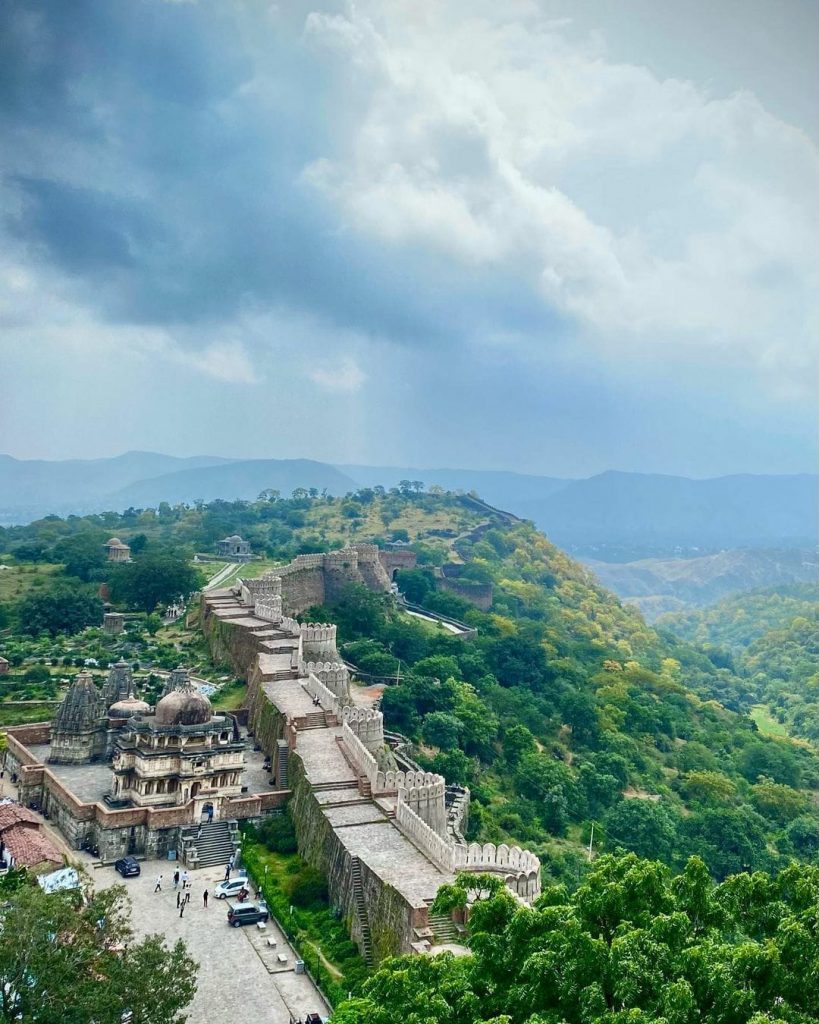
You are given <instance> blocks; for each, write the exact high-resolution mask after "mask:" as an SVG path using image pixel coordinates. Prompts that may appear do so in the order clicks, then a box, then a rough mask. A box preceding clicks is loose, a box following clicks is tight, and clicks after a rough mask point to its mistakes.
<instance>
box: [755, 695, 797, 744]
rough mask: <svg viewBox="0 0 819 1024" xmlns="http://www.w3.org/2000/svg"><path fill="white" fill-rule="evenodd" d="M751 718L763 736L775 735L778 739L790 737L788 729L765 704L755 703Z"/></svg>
mask: <svg viewBox="0 0 819 1024" xmlns="http://www.w3.org/2000/svg"><path fill="white" fill-rule="evenodd" d="M751 718H752V719H753V720H754V722H756V727H757V729H759V731H760V732H761V733H762V735H763V736H774V737H776V738H777V739H788V738H789V737H788V730H787V729H786V728H785V726H784V725H783V724H782V723H781V722H777V720H776V719H775V718H774V717H773V715H772V714H771V713H770V711H769V710H768V709H767V708H766V707H765V705H764V704H755V705H754V706H753V707H752V708H751Z"/></svg>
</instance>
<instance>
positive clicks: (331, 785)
mask: <svg viewBox="0 0 819 1024" xmlns="http://www.w3.org/2000/svg"><path fill="white" fill-rule="evenodd" d="M310 788H311V789H312V790H313V792H314V793H326V792H327V791H328V790H331V789H350V790H352V789H355V790H358V783H357V782H354V781H352V780H351V779H345V780H344V781H343V782H316V783H315V784H314V785H312V786H311V787H310Z"/></svg>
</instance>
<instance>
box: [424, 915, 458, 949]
mask: <svg viewBox="0 0 819 1024" xmlns="http://www.w3.org/2000/svg"><path fill="white" fill-rule="evenodd" d="M429 926H430V928H431V929H432V931H433V933H434V935H435V942H436V944H437V945H441V944H442V943H444V942H460V941H461V937H460V935H459V934H458V929H457V928H456V926H455V922H454V921H453V920H452V918H451V917H447V916H446V915H445V914H430V915H429Z"/></svg>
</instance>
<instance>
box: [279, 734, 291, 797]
mask: <svg viewBox="0 0 819 1024" xmlns="http://www.w3.org/2000/svg"><path fill="white" fill-rule="evenodd" d="M276 746H277V751H276V782H277V784H278V787H279V789H287V755H288V753H289V748H288V746H287V743H286V742H285V741H284V740H277V741H276Z"/></svg>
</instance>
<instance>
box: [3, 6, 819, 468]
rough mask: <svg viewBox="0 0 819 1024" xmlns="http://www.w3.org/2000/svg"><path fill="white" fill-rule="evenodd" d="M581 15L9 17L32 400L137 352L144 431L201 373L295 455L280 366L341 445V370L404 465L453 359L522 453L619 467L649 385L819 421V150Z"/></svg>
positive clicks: (467, 401) (385, 11) (97, 11)
mask: <svg viewBox="0 0 819 1024" xmlns="http://www.w3.org/2000/svg"><path fill="white" fill-rule="evenodd" d="M672 2H673V0H658V2H657V10H658V16H657V17H658V21H657V23H658V24H659V25H662V23H663V10H666V13H667V7H666V5H670V4H672ZM579 6H580V7H583V6H584V5H579ZM674 6H675V10H676V7H677V6H678V5H676V4H675V5H674ZM568 7H569V5H568V2H565V3H564V2H559V0H510V2H509V3H506V4H500V5H499V4H497V3H489V2H488V0H441V2H439V3H433V2H427V0H422V2H419V3H411V2H409V0H357V2H356V3H355V5H353V4H348V5H345V4H344V3H343V0H341V2H339V0H294V2H292V3H289V4H278V5H254V4H201V3H200V4H195V3H164V2H163V3H160V2H157V0H145V2H144V3H142V4H139V5H131V4H108V3H104V2H101V0H80V2H78V3H76V4H72V5H66V4H65V3H64V2H62V0H40V2H38V4H37V5H31V4H30V3H29V2H28V0H6V2H5V3H3V4H0V66H2V68H3V89H2V90H1V91H0V132H2V135H3V139H4V142H5V145H4V147H3V153H2V156H0V338H1V339H2V340H0V356H3V355H5V354H6V353H7V352H8V351H10V350H11V349H15V361H14V365H15V373H16V374H17V377H16V381H17V384H16V387H18V388H19V390H20V395H21V399H20V403H21V404H20V407H21V408H22V407H24V406H25V404H26V403H25V401H24V400H23V398H22V396H23V395H24V394H25V393H27V392H26V389H27V388H28V389H31V390H30V391H29V392H28V393H33V391H34V389H35V388H36V387H37V385H36V384H35V385H32V384H31V382H32V381H37V380H38V379H39V378H38V370H39V369H40V367H42V366H45V367H46V368H51V369H53V370H54V372H55V374H56V370H57V368H59V375H58V376H59V378H60V381H61V383H60V384H59V385H57V386H59V387H60V388H62V389H63V391H62V392H61V393H62V394H63V395H66V396H70V394H72V393H77V394H80V393H82V394H86V393H87V390H88V381H89V380H93V379H96V378H95V376H94V375H95V374H96V373H97V372H98V367H100V366H102V365H103V364H104V365H105V366H107V367H109V373H110V378H111V379H112V380H116V381H119V379H120V378H119V376H118V373H119V372H120V371H119V366H120V365H121V366H122V371H121V372H122V373H123V374H129V373H133V374H134V376H135V378H137V377H138V378H139V380H140V382H141V389H142V390H141V391H138V390H137V389H136V388H133V389H132V390H131V391H130V392H129V391H128V390H127V389H126V391H125V392H121V391H117V401H118V402H120V403H121V404H122V405H123V409H125V408H126V407H127V405H128V402H132V403H133V408H132V409H131V410H130V412H131V413H132V415H131V416H130V422H133V423H134V424H136V425H137V426H139V425H140V424H144V423H145V421H146V414H147V416H148V417H150V416H151V415H153V412H152V406H151V402H152V401H154V402H156V403H157V404H158V403H160V402H161V401H164V403H165V408H164V409H163V411H162V416H160V419H162V418H163V417H165V416H167V407H168V406H169V405H171V404H174V402H176V400H175V399H173V398H172V397H169V391H171V390H173V389H176V390H178V391H179V400H178V407H177V412H178V417H179V421H180V423H187V422H189V421H190V422H191V423H198V419H197V417H196V414H195V402H196V401H206V402H209V401H213V400H214V399H213V395H214V393H215V392H216V393H218V389H219V388H221V387H223V386H224V387H225V388H230V389H231V393H232V394H244V395H246V396H247V399H248V402H247V407H246V410H247V416H248V418H249V419H252V418H253V417H256V419H255V420H254V423H253V430H252V431H248V430H247V429H246V426H247V425H246V424H243V426H242V429H241V431H239V428H237V431H239V432H238V433H237V443H238V444H239V445H241V444H244V443H245V439H246V438H247V437H248V436H249V435H250V433H253V436H254V437H255V438H257V439H262V440H259V441H258V443H259V444H262V443H263V439H264V438H267V437H268V436H270V430H269V423H268V422H267V420H266V419H265V410H266V406H265V403H262V402H257V401H254V400H255V399H257V398H258V396H259V394H260V389H259V388H258V384H259V383H262V382H263V383H264V387H265V389H266V391H270V392H275V400H276V402H277V403H278V406H277V407H279V408H281V407H282V405H281V403H282V402H283V401H284V400H285V398H286V400H287V402H288V403H289V404H288V405H287V409H288V413H287V423H288V425H289V426H290V427H292V432H293V436H294V438H296V440H295V441H294V442H293V443H294V444H302V443H305V438H306V437H307V436H308V435H307V433H306V430H307V428H306V427H305V424H304V423H303V422H302V421H301V420H300V419H299V408H300V404H302V403H304V404H310V403H312V405H311V408H312V410H313V412H312V416H313V420H314V421H315V422H313V420H311V424H310V428H309V429H312V430H314V431H315V436H316V437H317V438H319V439H321V438H327V437H330V436H332V437H333V439H334V442H335V443H337V444H338V445H339V447H341V446H342V442H343V443H346V440H344V439H343V438H342V439H341V440H340V438H341V433H340V432H339V431H338V430H337V429H336V427H337V424H336V421H335V419H334V417H333V416H332V414H331V412H330V407H331V406H332V403H324V407H326V411H325V410H322V411H321V412H320V413H319V412H316V406H317V405H321V404H322V403H316V401H315V399H316V395H317V389H321V391H323V392H326V393H328V394H331V395H332V394H337V395H352V394H356V395H358V400H357V401H356V402H351V403H349V405H350V407H351V410H350V415H349V417H348V420H347V422H346V424H345V429H346V430H347V431H348V434H349V439H350V442H349V443H350V445H351V447H353V448H354V449H355V451H356V452H357V453H358V454H357V456H356V457H357V458H359V459H362V460H365V459H366V455H365V451H366V448H367V446H368V445H370V446H373V445H381V446H382V451H381V454H380V455H379V456H378V458H380V459H382V460H384V459H386V460H389V461H392V462H394V461H395V460H396V459H397V458H399V454H398V452H399V448H400V447H401V446H402V445H403V446H405V447H406V446H407V445H408V444H410V443H414V442H410V440H409V439H410V438H418V437H419V436H420V435H419V434H418V433H417V424H418V421H419V419H421V418H424V417H422V416H421V415H420V414H421V413H422V412H423V413H424V414H425V415H426V413H427V412H428V410H427V408H426V404H427V403H428V395H429V393H430V392H429V389H430V383H431V379H432V378H436V379H437V378H440V379H441V380H442V381H443V382H445V384H446V387H445V388H444V390H445V392H446V401H441V402H439V404H438V409H439V415H440V416H441V417H442V420H443V418H444V417H445V416H449V415H452V416H453V417H456V418H460V417H462V416H463V412H464V409H468V410H473V411H475V413H476V419H475V421H474V423H473V421H471V420H470V423H473V425H474V430H475V443H474V444H473V441H472V438H471V437H466V436H465V437H464V439H463V441H462V443H463V444H464V446H465V448H466V450H467V451H471V450H478V451H480V452H483V453H486V452H488V451H489V449H488V448H487V445H486V438H485V437H481V436H480V422H483V420H486V422H487V427H486V430H487V431H489V430H490V429H491V431H492V432H493V442H494V444H495V445H496V447H495V448H494V449H493V450H494V451H497V452H498V453H500V454H498V455H497V459H498V460H499V461H502V460H503V458H505V457H506V455H507V454H508V453H512V452H515V453H517V454H518V457H519V458H520V459H521V460H524V461H525V460H527V459H528V458H529V457H530V455H531V457H532V458H534V459H538V458H540V455H539V452H538V450H537V446H536V444H535V443H534V442H533V440H532V439H533V438H537V437H542V436H543V435H544V434H545V433H547V432H548V433H549V435H550V437H551V438H552V439H553V446H554V448H555V450H557V449H558V448H561V447H562V450H564V451H572V452H574V451H580V450H581V449H582V447H583V444H584V443H585V442H584V441H583V439H582V437H581V436H580V433H581V432H582V431H583V430H585V431H586V432H587V433H588V434H589V436H590V437H591V439H592V440H591V442H590V444H591V448H592V450H593V457H594V465H595V467H596V468H599V460H603V459H605V460H606V462H607V463H608V464H613V463H616V464H619V465H623V464H624V460H623V459H619V458H616V457H615V456H605V455H604V454H602V452H601V451H600V450H599V447H600V437H601V435H602V434H603V433H605V434H606V439H607V444H608V445H609V449H610V450H611V449H616V446H617V444H618V443H620V444H624V445H626V446H627V447H628V446H629V445H631V444H632V440H633V438H634V437H635V436H641V435H642V433H644V432H645V430H648V431H649V432H650V431H651V430H652V429H653V424H654V421H655V419H656V417H657V415H658V414H657V412H656V407H655V406H654V405H652V403H651V402H649V401H648V398H647V397H646V398H645V399H642V400H641V399H639V396H640V395H641V394H645V395H646V396H649V395H650V396H652V397H653V396H656V395H662V396H664V398H665V396H667V394H668V392H669V390H671V389H672V388H674V389H678V390H679V394H678V395H677V396H676V400H677V407H678V409H679V410H687V409H696V412H694V413H691V418H692V419H696V420H697V423H698V424H702V423H705V422H707V423H709V424H711V425H714V424H716V426H714V430H718V429H720V427H719V424H720V423H721V422H724V421H725V420H730V419H731V418H732V417H735V418H736V421H737V422H740V421H741V422H742V429H741V430H740V429H739V428H737V432H738V433H739V434H747V433H749V432H751V429H752V428H751V427H749V426H748V425H749V424H753V423H754V422H756V423H757V424H758V425H757V427H755V428H753V432H755V433H756V434H757V435H758V434H760V433H764V431H765V430H766V429H769V428H770V426H771V423H775V422H778V419H777V417H778V418H780V419H787V417H788V416H789V414H790V413H791V412H792V411H793V410H794V409H795V410H797V411H798V414H799V416H801V417H803V418H804V417H805V416H806V414H807V411H808V410H809V409H810V407H811V406H812V403H813V396H812V395H811V394H810V385H811V381H812V377H811V368H812V365H813V361H814V358H815V355H814V349H815V344H814V343H815V337H816V329H817V322H819V318H818V317H817V313H816V303H815V293H816V283H817V269H816V249H815V244H814V240H815V234H816V225H817V212H816V196H815V187H814V186H815V178H816V169H817V156H816V151H815V147H814V146H813V145H812V143H811V142H810V141H809V140H808V139H807V138H806V136H805V135H804V134H803V133H802V132H800V130H799V129H798V128H797V127H794V126H791V125H788V124H786V123H784V122H783V121H782V120H780V119H777V118H776V117H774V116H772V115H771V114H770V113H769V112H768V111H766V110H765V108H764V107H763V106H762V104H761V103H760V102H759V100H758V99H757V98H756V97H755V96H754V94H753V92H752V91H751V89H750V88H749V89H747V90H744V91H743V90H740V91H723V92H718V91H716V90H714V89H712V90H710V91H709V89H706V88H705V87H704V86H702V85H701V84H698V83H696V82H692V81H686V80H683V79H682V78H670V77H664V76H663V75H662V74H660V73H659V72H657V71H656V70H651V69H649V67H648V66H647V62H644V61H643V60H642V59H641V56H642V54H641V52H640V51H641V47H642V48H643V49H644V50H646V53H647V57H648V56H652V55H653V54H650V53H648V50H647V49H646V46H645V43H644V41H642V40H643V37H642V36H641V34H640V32H639V31H636V30H635V31H634V32H633V36H634V40H635V42H634V53H635V54H636V56H633V57H632V56H630V57H629V59H628V60H626V59H624V58H623V57H622V56H620V57H618V58H617V59H615V57H613V56H612V54H611V53H610V52H609V51H608V50H607V44H606V39H605V38H604V36H603V34H602V33H599V32H597V33H595V32H591V31H588V30H587V28H582V27H579V25H578V22H577V21H576V20H565V19H564V20H558V19H557V18H555V19H549V18H547V17H544V16H543V12H544V11H559V10H560V9H561V8H562V9H564V10H566V9H568ZM652 10H653V6H652ZM591 17H592V20H593V21H594V20H595V19H596V18H597V16H596V15H594V14H593V15H592V16H591ZM611 17H612V20H615V16H614V15H612V16H611ZM675 17H681V16H679V15H678V14H675ZM724 20H725V24H726V33H725V42H724V45H725V46H728V45H730V42H731V40H733V38H734V37H733V27H732V25H731V24H730V19H728V18H727V17H726V18H725V19H724ZM618 24H619V21H618ZM586 25H588V19H587V22H586ZM621 31H622V32H624V33H626V34H628V32H629V29H628V26H626V27H622V26H621ZM669 45H670V44H669ZM112 54H115V55H116V59H112V56H111V55H112ZM769 70H770V69H769ZM749 85H753V82H750V83H749ZM17 353H19V355H18V354H17ZM38 360H39V362H38ZM7 362H8V361H7ZM408 368H414V369H408ZM4 369H5V367H0V374H2V375H3V376H5V374H4V373H3V371H4ZM467 370H468V371H469V372H468V374H467V373H466V371H467ZM100 372H101V371H100ZM467 377H468V379H469V386H468V387H466V386H465V385H463V384H462V382H463V381H464V380H466V379H467ZM591 380H593V381H594V387H593V388H586V386H585V384H586V382H587V381H591ZM522 381H525V382H526V387H527V389H528V398H527V401H526V403H521V402H520V401H519V400H518V399H519V391H520V386H521V385H520V383H519V382H522ZM706 384H707V386H706ZM459 389H463V393H460V391H459ZM499 389H500V390H499ZM503 389H505V390H503ZM285 390H287V394H286V396H285V395H284V394H283V392H284V391H285ZM501 392H502V393H501ZM623 394H628V395H629V396H630V399H629V402H627V403H623V404H622V405H621V406H618V401H619V400H620V397H621V395H623ZM706 394H707V402H708V408H707V409H706V408H705V397H704V396H705V395H706ZM160 395H162V396H163V397H162V398H160V397H159V396H160ZM35 397H37V396H35ZM564 399H565V401H564ZM65 401H66V404H65V405H64V409H68V408H69V406H68V398H66V400H65ZM450 402H451V405H450ZM352 407H355V408H354V409H352ZM615 407H616V408H617V410H618V411H617V417H618V418H619V422H618V423H617V426H616V429H615V428H614V415H613V414H612V413H611V411H610V410H611V409H612V408H615ZM495 408H497V409H498V410H501V409H502V410H503V415H502V416H501V415H500V414H498V415H497V416H496V418H495V419H492V420H491V423H492V425H491V428H490V426H489V425H488V424H489V421H490V415H489V410H491V409H495ZM601 410H604V411H602V412H601ZM605 410H609V412H606V411H605ZM760 410H764V411H760ZM0 412H2V410H0ZM478 413H479V414H480V415H477V414H478ZM48 415H49V410H48V408H44V409H43V411H42V419H41V423H42V430H43V434H44V435H46V434H47V433H48V430H49V421H48ZM55 415H56V414H55ZM323 416H326V420H325V419H322V417H323ZM353 416H355V417H358V418H357V420H356V421H355V422H352V417H353ZM709 416H710V419H709ZM755 416H756V417H758V419H757V420H754V417H755ZM764 416H768V419H767V420H764ZM67 418H68V419H70V416H69V415H68V414H67V413H65V412H64V414H63V421H62V423H61V425H60V432H61V437H66V436H67V435H66V434H64V433H63V431H65V429H66V428H65V421H66V419H67ZM120 419H121V421H122V422H123V423H125V422H128V421H129V418H128V417H127V416H122V417H120ZM601 419H604V420H605V430H601V429H600V427H601V425H600V420H601ZM442 420H441V421H438V422H437V424H436V425H437V428H438V433H437V434H436V435H435V436H431V439H430V440H429V442H428V443H429V447H430V450H431V451H433V452H434V458H435V460H436V461H440V460H441V459H445V458H446V452H447V451H450V450H452V449H453V446H454V444H455V441H454V440H453V439H452V438H451V437H449V438H447V434H448V433H451V432H448V431H447V429H446V426H445V424H443V422H442ZM763 421H764V422H763ZM800 422H801V421H800ZM635 423H639V424H640V426H639V429H636V428H635V427H634V424H635ZM675 423H677V424H678V425H680V424H682V426H681V427H680V429H679V430H677V433H678V434H679V435H680V437H681V438H683V437H685V430H684V426H685V424H684V419H683V414H682V412H680V413H679V415H678V416H677V419H676V420H675ZM20 424H21V425H20V428H19V432H20V437H22V438H23V442H24V443H26V444H27V443H28V441H27V440H26V438H27V435H26V432H25V429H24V424H23V420H20ZM123 429H124V428H123ZM134 429H136V427H135V428H134ZM225 429H226V428H225ZM709 429H710V427H709ZM790 429H791V428H789V430H790ZM799 429H800V430H801V429H802V428H801V426H800V428H799ZM567 435H570V436H568V438H567ZM797 435H798V431H797V428H796V427H794V428H793V429H792V430H791V433H790V434H788V443H791V442H792V439H793V437H796V436H797ZM94 436H96V435H94ZM227 436H228V435H227V433H226V432H224V431H221V432H220V434H219V443H220V444H222V443H223V444H225V445H227V444H228V440H227ZM692 436H693V435H692ZM281 437H282V434H281V432H277V433H276V438H277V443H278V442H279V441H280V439H281ZM440 437H444V438H447V439H446V443H445V444H443V443H441V444H439V440H438V439H439V438H440ZM197 443H198V440H197ZM317 443H318V442H317ZM418 443H420V441H419V442H418ZM682 443H683V441H682V440H680V441H679V444H680V445H682ZM696 443H697V444H698V445H700V449H701V450H702V452H703V455H702V457H703V458H704V459H705V460H706V461H708V460H710V459H711V454H712V452H711V448H712V445H711V443H710V442H708V443H706V444H705V445H704V446H703V445H702V444H700V442H696ZM743 443H744V442H743ZM45 444H47V441H44V442H43V445H45ZM65 444H66V445H67V444H68V442H67V441H65ZM575 444H576V446H577V447H576V448H574V447H572V446H574V445H575ZM128 446H130V447H140V446H144V443H143V442H142V441H140V439H139V438H138V437H134V439H133V440H132V441H129V442H128ZM384 448H386V449H387V450H386V451H384V450H383V449H384ZM393 448H394V449H395V451H394V452H393V451H392V449H393ZM629 450H631V449H629ZM734 450H736V446H735V449H734ZM771 450H773V446H771ZM314 454H315V455H316V456H317V457H323V455H324V453H323V452H322V451H320V450H316V451H315V452H314ZM615 454H616V452H615ZM413 457H414V458H415V459H416V461H420V460H422V456H420V455H419V454H418V452H416V453H415V454H414V456H413ZM486 457H487V458H488V457H489V455H487V456H486ZM800 457H801V456H800ZM715 458H716V456H715ZM766 458H767V456H766ZM695 463H696V458H695V457H694V456H692V458H691V459H690V460H689V461H688V462H687V463H686V466H687V468H690V467H691V466H692V465H694V464H695ZM708 464H709V465H712V464H713V462H711V461H708Z"/></svg>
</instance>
